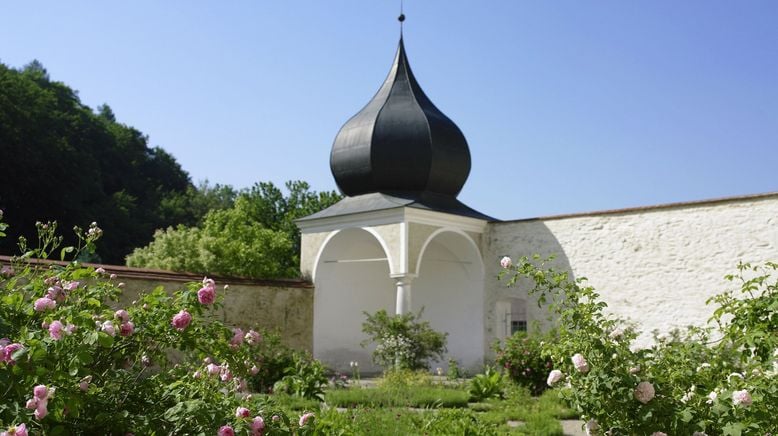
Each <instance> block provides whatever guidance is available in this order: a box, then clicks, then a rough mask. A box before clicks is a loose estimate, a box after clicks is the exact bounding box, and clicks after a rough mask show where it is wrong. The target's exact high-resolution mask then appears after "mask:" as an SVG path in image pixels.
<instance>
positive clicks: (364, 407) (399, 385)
mask: <svg viewBox="0 0 778 436" xmlns="http://www.w3.org/2000/svg"><path fill="white" fill-rule="evenodd" d="M269 398H271V399H272V401H273V402H274V403H276V404H277V405H278V406H279V407H281V408H282V409H284V410H285V411H288V412H290V414H295V413H302V411H313V412H316V416H317V423H318V425H322V426H324V427H323V428H322V429H321V430H322V434H339V435H367V434H369V435H371V436H395V435H422V434H423V435H450V434H457V435H478V436H480V435H486V436H488V435H549V436H555V435H562V434H563V433H562V426H561V424H560V422H559V420H560V419H568V418H576V417H577V416H576V414H575V412H574V411H572V410H571V409H569V408H568V407H566V406H565V405H564V403H563V402H562V400H561V399H560V398H559V396H558V394H557V392H556V391H547V392H545V393H544V394H543V395H541V396H539V397H532V396H531V395H530V393H529V391H527V389H525V388H521V387H518V386H516V385H513V384H512V383H509V384H507V385H506V389H505V392H504V398H503V399H497V398H493V399H488V400H483V401H481V402H473V403H468V400H469V398H470V394H469V392H468V390H467V385H466V384H459V385H455V386H444V385H442V384H438V383H433V382H431V380H430V379H429V378H428V377H427V378H424V377H417V376H416V375H413V374H411V376H409V375H407V374H406V375H404V376H402V377H399V376H395V377H394V378H387V379H386V380H382V383H379V386H378V387H376V388H360V387H351V388H346V389H329V390H327V392H326V393H325V402H324V403H320V402H318V401H316V400H305V399H302V398H298V397H294V396H289V395H280V394H275V395H271V396H269ZM336 408H338V409H340V410H338V409H336ZM343 408H345V409H346V410H343ZM508 421H519V422H520V424H519V425H517V426H516V425H514V426H509V425H508ZM514 424H515V423H514Z"/></svg>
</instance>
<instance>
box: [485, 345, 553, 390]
mask: <svg viewBox="0 0 778 436" xmlns="http://www.w3.org/2000/svg"><path fill="white" fill-rule="evenodd" d="M553 337H554V334H553V333H550V334H546V335H541V334H540V333H537V332H534V333H533V334H532V335H528V334H527V333H525V332H516V333H514V334H513V335H512V336H511V337H509V338H508V339H506V340H505V343H504V344H500V343H499V342H497V343H495V344H494V345H493V347H492V348H493V349H494V351H495V353H496V358H495V362H496V363H497V364H498V365H499V366H500V367H502V368H503V371H504V372H505V374H506V375H507V376H508V378H510V379H511V380H513V381H514V382H516V383H517V384H519V385H521V386H526V387H527V388H528V389H529V390H530V392H532V394H533V395H540V394H541V393H543V391H544V390H545V389H547V388H548V386H549V385H548V384H547V378H548V372H549V371H550V370H551V368H552V366H553V363H552V362H551V359H549V358H548V357H546V356H543V344H544V343H545V341H549V340H553Z"/></svg>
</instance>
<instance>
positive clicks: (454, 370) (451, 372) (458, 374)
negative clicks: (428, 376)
mask: <svg viewBox="0 0 778 436" xmlns="http://www.w3.org/2000/svg"><path fill="white" fill-rule="evenodd" d="M446 378H447V379H448V380H457V379H459V378H462V371H461V370H460V369H459V362H457V360H456V359H454V358H450V359H448V370H447V371H446Z"/></svg>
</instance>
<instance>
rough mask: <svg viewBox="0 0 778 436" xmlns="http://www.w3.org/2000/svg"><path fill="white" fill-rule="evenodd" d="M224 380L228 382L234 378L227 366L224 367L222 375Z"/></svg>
mask: <svg viewBox="0 0 778 436" xmlns="http://www.w3.org/2000/svg"><path fill="white" fill-rule="evenodd" d="M220 378H221V379H222V381H223V382H228V381H230V380H232V372H230V370H229V369H227V368H222V374H221V376H220Z"/></svg>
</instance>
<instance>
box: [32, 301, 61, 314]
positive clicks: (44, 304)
mask: <svg viewBox="0 0 778 436" xmlns="http://www.w3.org/2000/svg"><path fill="white" fill-rule="evenodd" d="M32 307H33V308H34V309H35V311H36V312H43V311H46V310H51V309H54V308H55V307H57V302H56V301H54V300H52V299H51V298H49V297H43V298H38V299H37V300H35V303H33V305H32Z"/></svg>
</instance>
